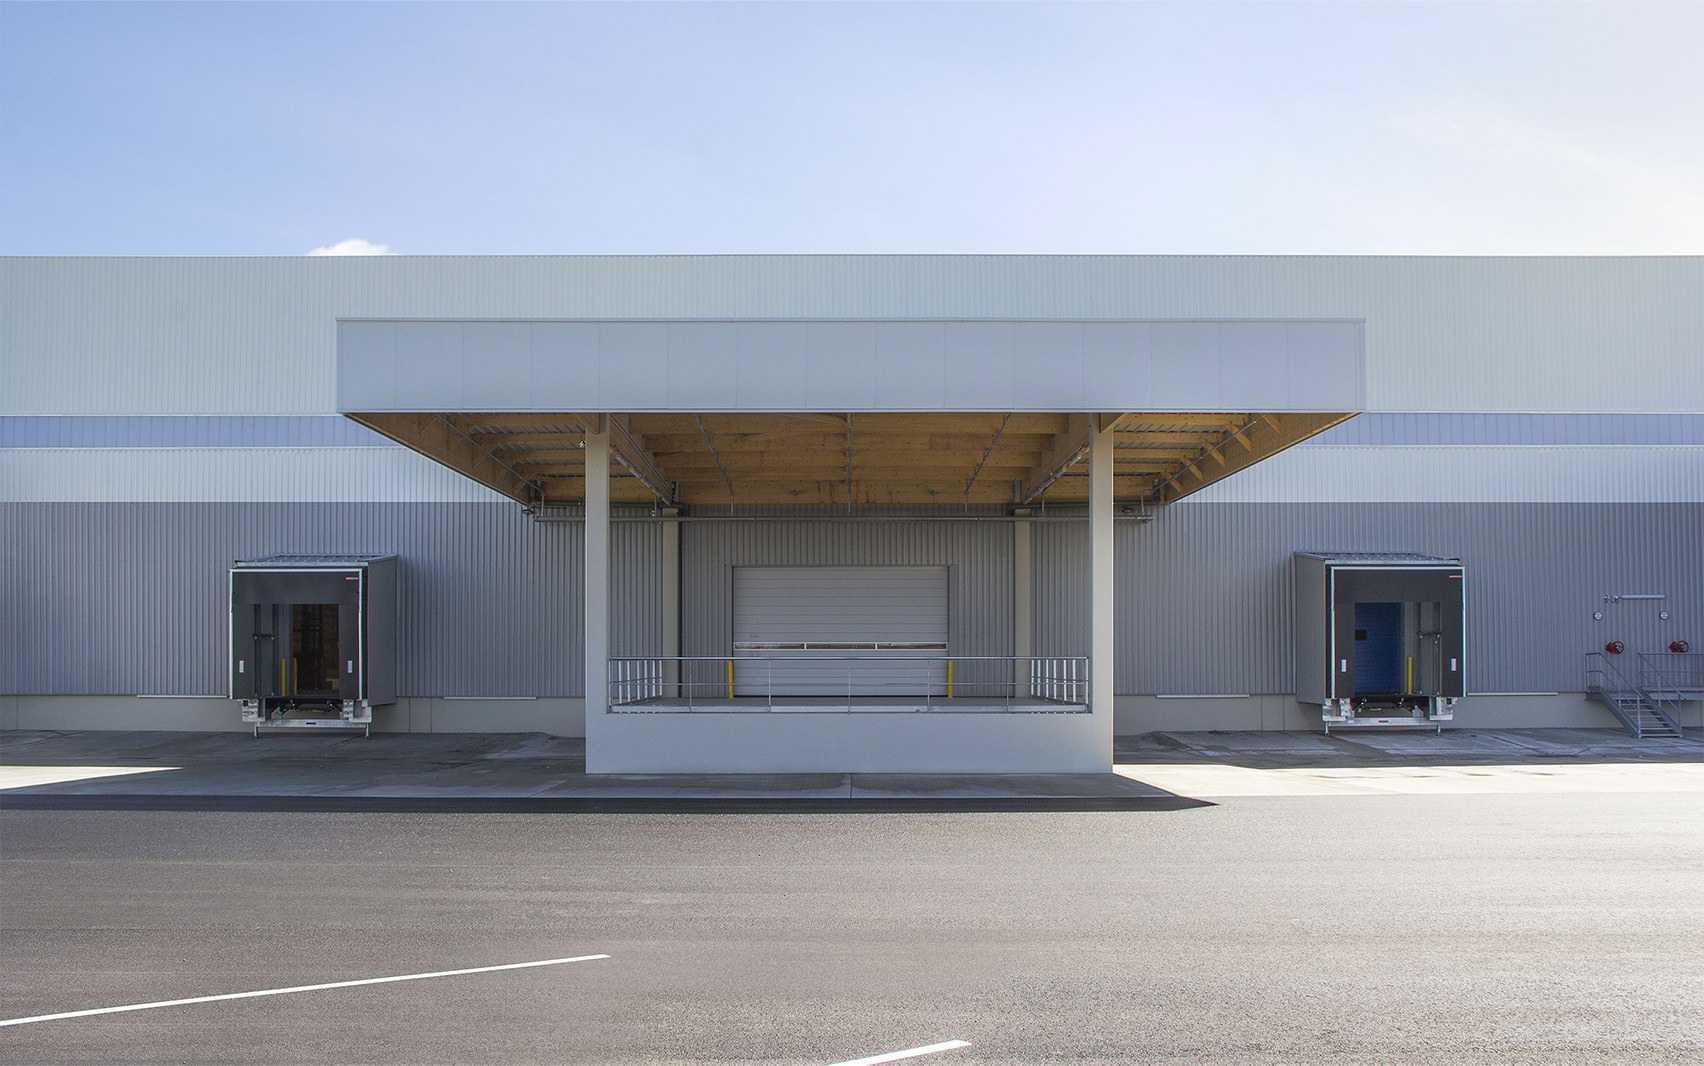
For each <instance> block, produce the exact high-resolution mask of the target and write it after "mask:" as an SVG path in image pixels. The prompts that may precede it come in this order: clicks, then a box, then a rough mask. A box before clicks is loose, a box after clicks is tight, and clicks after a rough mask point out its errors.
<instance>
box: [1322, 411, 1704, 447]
mask: <svg viewBox="0 0 1704 1066" xmlns="http://www.w3.org/2000/svg"><path fill="white" fill-rule="evenodd" d="M1325 444H1340V445H1399V446H1416V445H1418V446H1425V445H1442V444H1450V445H1464V444H1465V445H1522V444H1527V445H1567V444H1574V445H1605V444H1616V445H1646V446H1658V447H1667V446H1674V445H1704V414H1669V415H1533V414H1514V415H1511V414H1392V413H1388V412H1386V413H1373V414H1363V415H1356V416H1355V417H1354V418H1351V419H1349V420H1348V421H1347V422H1342V423H1339V424H1338V425H1335V426H1333V427H1332V428H1330V429H1328V430H1326V431H1325V432H1324V433H1321V434H1319V435H1318V436H1315V437H1309V438H1308V440H1307V443H1306V444H1303V445H1301V447H1304V448H1312V447H1317V446H1319V445H1325Z"/></svg>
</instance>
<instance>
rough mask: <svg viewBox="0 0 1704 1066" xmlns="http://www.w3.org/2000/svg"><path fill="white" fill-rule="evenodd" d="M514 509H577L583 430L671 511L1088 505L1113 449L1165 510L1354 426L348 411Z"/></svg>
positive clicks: (1174, 417) (1317, 418)
mask: <svg viewBox="0 0 1704 1066" xmlns="http://www.w3.org/2000/svg"><path fill="white" fill-rule="evenodd" d="M349 417H350V418H352V419H354V420H355V421H357V422H360V423H361V424H362V425H365V426H368V427H370V428H372V429H375V430H377V431H378V432H380V433H383V434H384V435H385V436H387V437H390V438H391V439H393V440H396V441H399V442H401V443H402V444H405V445H407V446H408V447H410V448H413V449H414V450H416V451H419V452H421V453H423V454H425V455H427V456H430V457H431V458H433V459H435V460H437V461H438V462H441V463H443V464H444V465H446V466H449V467H451V468H452V469H455V470H457V471H460V472H461V473H463V474H466V475H467V476H469V477H472V478H474V479H475V480H477V481H479V482H481V483H483V484H485V485H488V486H490V487H491V488H493V489H496V490H497V491H498V492H501V493H503V494H504V495H506V496H508V497H510V498H511V499H515V500H517V501H520V502H522V503H527V504H535V503H568V502H577V501H580V500H583V499H584V493H585V464H584V452H583V451H582V449H583V446H584V445H583V442H584V440H585V432H586V427H587V426H588V425H596V424H597V420H598V419H600V418H603V419H606V420H607V422H608V425H609V429H610V445H611V447H610V454H611V473H612V475H614V476H613V477H612V481H611V486H610V498H611V499H612V500H614V501H616V502H633V503H639V502H643V503H651V502H654V501H661V502H663V503H669V504H684V505H688V506H690V505H693V504H728V503H734V504H748V503H749V504H758V503H761V504H775V503H810V504H822V503H847V502H851V503H854V504H859V503H938V504H962V503H977V504H1030V503H1034V502H1036V501H1038V500H1039V499H1040V498H1041V497H1042V495H1043V494H1045V496H1046V498H1047V500H1048V501H1049V502H1055V503H1060V502H1065V503H1069V502H1081V501H1084V500H1087V499H1088V480H1089V479H1088V472H1089V464H1088V462H1087V457H1088V447H1089V443H1090V440H1091V437H1092V434H1093V433H1094V432H1095V430H1096V429H1097V428H1099V429H1110V431H1111V432H1112V434H1113V440H1114V452H1113V454H1114V457H1115V460H1114V496H1115V498H1116V499H1117V500H1118V501H1119V502H1137V501H1149V502H1171V501H1173V500H1177V499H1181V498H1182V497H1184V496H1187V495H1189V494H1190V493H1192V492H1195V491H1197V490H1198V489H1201V488H1203V487H1204V486H1206V485H1210V484H1212V483H1213V482H1215V481H1217V480H1219V479H1220V478H1223V477H1225V476H1227V475H1229V474H1232V473H1235V472H1236V471H1238V470H1241V469H1243V468H1245V467H1248V466H1250V465H1252V464H1254V463H1256V462H1258V461H1260V460H1261V459H1263V458H1266V457H1267V456H1269V455H1273V454H1275V453H1277V452H1279V451H1282V450H1283V449H1285V448H1287V447H1289V446H1290V445H1292V444H1295V443H1297V442H1298V441H1301V440H1305V439H1307V438H1308V437H1311V436H1313V435H1314V434H1315V433H1318V432H1320V431H1321V430H1324V429H1327V428H1329V427H1331V426H1334V425H1336V424H1337V423H1339V422H1342V421H1344V420H1345V419H1347V418H1349V417H1351V415H1349V414H1345V413H1319V414H1311V413H1310V414H1298V413H1285V414H1260V413H1245V412H1232V413H1225V414H1179V413H1149V414H1143V413H1111V414H1097V415H1090V414H1030V413H1014V414H1003V413H977V414H964V413H919V414H897V413H882V414H855V415H851V414H806V413H800V414H701V415H691V414H611V415H597V414H589V413H573V414H570V413H562V414H544V413H540V414H477V413H472V414H449V413H446V414H390V413H371V414H351V415H350V416H349Z"/></svg>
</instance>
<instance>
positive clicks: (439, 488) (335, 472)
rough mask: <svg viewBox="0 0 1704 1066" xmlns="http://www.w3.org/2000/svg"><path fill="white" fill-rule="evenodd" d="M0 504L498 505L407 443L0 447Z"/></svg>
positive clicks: (494, 495)
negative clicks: (367, 445) (376, 445)
mask: <svg viewBox="0 0 1704 1066" xmlns="http://www.w3.org/2000/svg"><path fill="white" fill-rule="evenodd" d="M0 501H6V502H31V503H210V502H218V503H274V502H278V503H345V502H347V503H414V502H420V503H500V504H503V505H505V506H507V507H509V508H510V509H512V510H515V511H517V512H518V511H519V507H518V506H517V505H515V504H513V503H512V502H510V501H508V500H507V499H505V498H504V497H502V496H500V495H498V494H497V493H495V492H493V491H492V490H490V489H488V488H486V487H485V486H484V485H481V484H479V483H478V482H476V481H474V480H472V479H471V478H466V477H463V476H462V475H460V474H458V473H456V472H455V471H453V470H450V469H449V468H447V467H443V466H439V465H438V464H437V463H435V462H433V461H432V460H430V459H428V458H426V457H425V456H423V455H420V454H418V453H416V452H412V451H409V450H408V449H407V448H397V447H381V448H13V449H0Z"/></svg>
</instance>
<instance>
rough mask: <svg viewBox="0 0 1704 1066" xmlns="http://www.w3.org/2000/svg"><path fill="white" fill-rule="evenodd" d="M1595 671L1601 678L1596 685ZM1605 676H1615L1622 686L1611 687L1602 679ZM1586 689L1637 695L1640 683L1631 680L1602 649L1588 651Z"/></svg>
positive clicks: (1614, 693)
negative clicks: (1594, 682) (1594, 680)
mask: <svg viewBox="0 0 1704 1066" xmlns="http://www.w3.org/2000/svg"><path fill="white" fill-rule="evenodd" d="M1594 664H1595V665H1594ZM1594 673H1596V674H1597V675H1599V678H1600V680H1599V682H1598V683H1597V684H1596V685H1593V684H1592V674H1594ZM1605 677H1609V678H1614V679H1615V680H1616V681H1617V682H1619V683H1620V685H1621V687H1620V688H1615V689H1612V688H1610V687H1609V686H1608V685H1607V684H1605V683H1604V682H1603V681H1602V680H1601V679H1602V678H1605ZM1586 691H1587V692H1602V693H1604V694H1605V695H1607V696H1633V695H1637V694H1638V693H1639V691H1640V690H1639V686H1638V685H1635V684H1634V683H1633V682H1631V681H1629V680H1628V679H1627V675H1626V674H1623V673H1622V672H1621V671H1620V670H1619V669H1617V668H1616V666H1615V664H1614V663H1612V662H1610V661H1609V656H1608V655H1607V654H1605V653H1604V652H1601V651H1588V652H1586Z"/></svg>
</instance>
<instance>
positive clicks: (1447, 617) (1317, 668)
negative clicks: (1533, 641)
mask: <svg viewBox="0 0 1704 1066" xmlns="http://www.w3.org/2000/svg"><path fill="white" fill-rule="evenodd" d="M1294 565H1295V630H1294V633H1295V654H1296V661H1295V666H1296V699H1297V700H1298V701H1300V702H1302V703H1317V704H1319V705H1320V707H1321V708H1322V714H1321V717H1322V719H1323V720H1324V722H1325V728H1326V731H1327V732H1330V731H1331V727H1332V726H1333V725H1338V726H1436V728H1438V729H1440V730H1441V729H1442V728H1443V726H1442V724H1441V723H1443V722H1447V721H1450V720H1452V719H1453V718H1454V716H1455V712H1454V707H1455V702H1456V700H1458V699H1460V698H1461V697H1463V696H1465V695H1466V694H1467V641H1466V631H1467V595H1466V589H1465V586H1466V583H1467V581H1466V571H1465V570H1464V568H1463V567H1462V564H1461V560H1459V559H1449V558H1443V557H1440V556H1434V555H1416V554H1411V553H1405V552H1387V553H1372V552H1336V553H1332V552H1297V553H1296V554H1295V563H1294Z"/></svg>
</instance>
